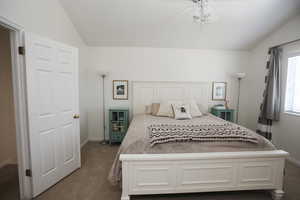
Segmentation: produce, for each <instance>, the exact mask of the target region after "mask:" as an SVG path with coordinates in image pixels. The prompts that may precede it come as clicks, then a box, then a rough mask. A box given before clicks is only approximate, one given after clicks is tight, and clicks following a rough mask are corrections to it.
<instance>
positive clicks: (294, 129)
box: [241, 15, 300, 161]
mask: <svg viewBox="0 0 300 200" xmlns="http://www.w3.org/2000/svg"><path fill="white" fill-rule="evenodd" d="M299 38H300V15H298V16H297V17H295V18H293V19H291V20H290V21H289V22H288V23H286V24H285V25H283V26H282V27H281V28H279V29H278V30H277V31H275V32H273V33H272V34H271V35H270V36H269V37H267V38H266V39H265V40H264V41H262V42H260V43H259V45H258V46H257V47H256V48H255V49H253V50H252V52H251V58H250V61H251V62H250V66H249V68H248V69H247V77H246V78H245V80H244V81H243V87H242V89H243V96H242V110H241V113H243V124H245V125H246V126H247V127H249V128H251V129H253V130H255V129H256V122H257V116H258V113H259V106H260V104H261V101H262V94H263V90H264V86H265V85H264V77H265V75H266V73H265V72H266V70H265V67H266V58H267V52H268V48H269V47H271V46H274V45H277V44H280V43H283V42H287V41H291V40H295V39H299ZM298 47H300V45H298ZM285 50H286V48H285V49H284V51H285ZM285 70H286V66H284V68H283V74H284V71H285ZM283 78H284V77H283ZM283 89H284V88H283ZM284 94H285V93H284V91H283V93H282V97H283V99H284ZM299 141H300V117H297V116H291V115H286V114H281V121H280V122H278V123H275V124H274V126H273V142H274V143H275V144H276V145H277V146H278V147H279V148H283V149H285V150H287V151H288V152H290V153H291V156H292V157H293V158H294V159H297V160H298V161H300V145H299Z"/></svg>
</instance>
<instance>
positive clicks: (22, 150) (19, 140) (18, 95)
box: [0, 16, 32, 199]
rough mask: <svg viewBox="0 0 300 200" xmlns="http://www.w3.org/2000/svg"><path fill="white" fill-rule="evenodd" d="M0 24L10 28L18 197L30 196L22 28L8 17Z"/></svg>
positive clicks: (0, 21) (2, 18)
mask: <svg viewBox="0 0 300 200" xmlns="http://www.w3.org/2000/svg"><path fill="white" fill-rule="evenodd" d="M0 25H1V26H3V27H5V28H7V29H9V30H10V44H11V59H12V82H13V83H12V84H13V96H14V108H15V126H16V146H17V158H18V159H17V160H18V172H19V188H20V199H31V198H32V182H31V178H30V177H28V176H26V174H25V171H26V169H31V166H30V154H29V131H28V130H29V129H28V112H27V100H26V99H27V93H26V69H25V57H24V56H23V55H20V54H19V49H18V48H19V47H20V46H24V45H25V42H24V28H23V27H22V26H19V25H18V24H16V23H14V22H12V21H10V20H9V19H7V18H5V17H2V16H0Z"/></svg>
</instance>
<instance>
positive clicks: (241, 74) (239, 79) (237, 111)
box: [235, 72, 246, 124]
mask: <svg viewBox="0 0 300 200" xmlns="http://www.w3.org/2000/svg"><path fill="white" fill-rule="evenodd" d="M235 77H236V78H237V79H238V81H239V87H238V99H237V106H236V123H237V124H238V123H239V112H240V95H241V80H242V79H243V78H245V77H246V73H243V72H241V73H236V74H235Z"/></svg>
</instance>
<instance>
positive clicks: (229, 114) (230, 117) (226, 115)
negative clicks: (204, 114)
mask: <svg viewBox="0 0 300 200" xmlns="http://www.w3.org/2000/svg"><path fill="white" fill-rule="evenodd" d="M210 112H211V114H213V115H215V116H217V117H220V118H222V119H224V120H226V121H230V122H234V110H233V109H217V108H211V111H210Z"/></svg>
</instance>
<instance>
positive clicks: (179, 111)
mask: <svg viewBox="0 0 300 200" xmlns="http://www.w3.org/2000/svg"><path fill="white" fill-rule="evenodd" d="M172 107H173V111H174V114H175V119H179V120H182V119H192V116H191V113H190V105H189V104H172Z"/></svg>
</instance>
